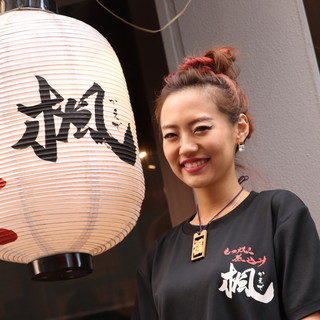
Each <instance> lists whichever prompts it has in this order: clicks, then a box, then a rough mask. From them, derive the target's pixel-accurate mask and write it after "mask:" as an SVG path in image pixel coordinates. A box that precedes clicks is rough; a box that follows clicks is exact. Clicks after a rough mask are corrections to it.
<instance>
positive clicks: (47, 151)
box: [0, 1, 144, 280]
mask: <svg viewBox="0 0 320 320" xmlns="http://www.w3.org/2000/svg"><path fill="white" fill-rule="evenodd" d="M20 2H21V1H20ZM42 2H43V1H42ZM2 6H3V3H2ZM0 30H1V32H0V133H1V134H0V155H1V156H0V203H1V211H0V259H1V260H6V261H11V262H18V263H28V264H29V265H30V266H31V268H32V272H33V273H34V275H33V278H34V279H36V280H38V279H49V280H52V279H53V280H56V279H68V278H73V277H78V276H81V275H84V274H86V273H88V272H91V270H90V268H91V256H94V255H98V254H100V253H102V252H104V251H106V250H108V249H110V248H112V247H113V246H115V245H116V244H117V243H119V242H120V241H121V240H122V239H123V238H124V237H125V236H126V235H127V234H128V233H129V232H130V231H131V229H132V228H133V227H134V225H135V223H136V221H137V218H138V216H139V212H140V209H141V204H142V201H143V197H144V179H143V173H142V168H141V163H140V159H139V157H138V154H139V153H138V144H137V137H136V127H135V122H134V116H133V112H132V109H131V106H130V99H129V95H128V91H127V86H126V83H125V79H124V76H123V72H122V69H121V66H120V63H119V61H118V58H117V56H116V54H115V52H114V50H113V49H112V47H111V46H110V44H109V42H108V41H107V40H106V39H105V38H104V37H103V36H102V35H101V34H100V33H98V32H97V31H96V30H94V29H93V28H92V27H90V26H89V25H87V24H85V23H83V22H81V21H78V20H76V19H72V18H69V17H65V16H62V15H58V14H55V13H52V12H48V11H44V10H31V9H18V10H12V11H8V12H6V13H4V14H2V15H1V16H0ZM86 264H87V265H86Z"/></svg>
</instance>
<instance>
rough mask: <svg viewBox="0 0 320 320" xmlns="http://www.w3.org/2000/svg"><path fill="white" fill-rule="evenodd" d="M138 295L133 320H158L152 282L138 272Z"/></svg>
mask: <svg viewBox="0 0 320 320" xmlns="http://www.w3.org/2000/svg"><path fill="white" fill-rule="evenodd" d="M137 285H138V293H137V298H136V303H135V307H134V311H133V314H132V317H131V320H158V319H159V318H158V314H157V311H156V308H155V305H154V300H153V295H152V289H151V284H150V281H148V280H147V279H146V277H145V276H144V275H143V274H141V272H139V271H138V275H137Z"/></svg>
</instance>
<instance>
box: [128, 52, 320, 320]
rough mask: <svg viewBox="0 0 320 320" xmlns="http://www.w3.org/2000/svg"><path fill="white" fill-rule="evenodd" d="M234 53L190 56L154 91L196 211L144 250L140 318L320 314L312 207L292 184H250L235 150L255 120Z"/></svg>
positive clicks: (319, 256)
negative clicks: (257, 187)
mask: <svg viewBox="0 0 320 320" xmlns="http://www.w3.org/2000/svg"><path fill="white" fill-rule="evenodd" d="M236 54H237V51H236V50H235V49H234V48H230V47H223V48H219V49H214V50H209V51H207V52H206V53H205V54H204V56H202V57H195V58H193V57H190V58H187V59H185V60H184V61H183V63H182V64H181V65H180V67H179V69H178V71H177V72H176V73H174V74H171V75H169V76H168V77H167V78H166V79H165V85H164V88H163V90H162V92H161V94H160V96H159V97H158V99H157V103H156V119H157V120H158V123H159V126H160V130H161V133H162V140H163V151H164V154H165V157H166V159H167V161H168V163H169V165H170V167H171V169H172V171H173V172H174V173H175V175H176V176H177V177H178V178H179V179H180V180H182V181H183V182H184V183H185V184H186V185H188V186H189V187H191V188H192V189H193V191H194V194H195V196H196V200H197V207H198V210H197V212H196V213H195V214H194V215H193V216H192V217H190V218H189V219H188V220H187V221H185V222H183V223H181V224H180V225H178V226H176V227H174V228H173V229H172V230H170V231H168V232H167V233H166V234H164V235H163V236H162V237H160V238H159V239H158V240H157V241H156V242H155V243H154V245H153V246H152V247H151V249H150V250H149V252H148V253H147V255H146V258H145V260H144V261H143V263H142V265H141V267H140V268H139V270H138V296H137V301H136V308H135V313H134V315H133V318H132V319H133V320H138V319H139V320H146V319H148V320H156V319H157V320H167V319H171V320H175V319H188V320H196V319H199V318H201V319H203V320H209V319H210V320H217V319H223V320H229V319H230V320H244V319H245V320H256V319H260V320H269V319H273V320H283V319H289V320H298V319H308V320H309V319H310V320H311V319H314V320H318V319H320V317H319V314H318V313H317V312H319V310H320V271H319V267H318V266H319V264H320V246H319V236H318V234H317V231H316V228H315V224H314V222H313V220H312V218H311V215H310V213H309V210H308V208H307V207H306V206H305V204H304V203H303V202H302V201H301V200H300V199H299V198H298V197H297V196H296V195H294V194H293V193H291V192H289V191H286V190H268V191H263V192H260V193H257V192H255V191H249V190H246V189H244V187H243V186H242V185H241V183H242V182H243V181H245V180H246V179H247V177H240V178H239V179H238V177H237V172H236V166H235V155H236V153H237V151H243V150H244V144H245V142H246V140H247V139H248V138H249V137H250V136H251V133H252V132H253V125H252V119H251V117H250V115H249V114H248V103H247V99H246V96H245V94H244V92H243V91H242V89H241V88H240V86H239V85H238V83H237V81H236V78H237V74H238V72H237V69H236V67H235V65H234V62H235V59H236ZM190 256H191V259H190ZM297 288H298V289H297Z"/></svg>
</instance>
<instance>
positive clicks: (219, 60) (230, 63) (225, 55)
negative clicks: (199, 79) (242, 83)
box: [204, 47, 239, 80]
mask: <svg viewBox="0 0 320 320" xmlns="http://www.w3.org/2000/svg"><path fill="white" fill-rule="evenodd" d="M237 55H238V51H237V50H236V49H235V48H233V47H221V48H218V49H211V50H208V51H206V52H205V54H204V56H205V57H208V58H211V59H212V60H214V61H215V70H214V72H215V73H216V74H219V73H222V74H225V75H227V76H228V77H229V78H231V79H233V80H235V79H236V78H237V77H238V75H239V69H238V67H237V66H236V65H235V63H234V62H235V60H236V57H237Z"/></svg>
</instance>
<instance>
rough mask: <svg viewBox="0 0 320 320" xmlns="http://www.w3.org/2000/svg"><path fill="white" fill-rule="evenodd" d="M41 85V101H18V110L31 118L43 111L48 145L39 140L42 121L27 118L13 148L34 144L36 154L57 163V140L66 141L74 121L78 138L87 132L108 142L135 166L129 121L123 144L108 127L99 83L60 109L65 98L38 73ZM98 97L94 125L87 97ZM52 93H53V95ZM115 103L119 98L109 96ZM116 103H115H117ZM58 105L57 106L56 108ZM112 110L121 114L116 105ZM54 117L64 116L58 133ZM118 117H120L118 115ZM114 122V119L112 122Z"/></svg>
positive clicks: (75, 134)
mask: <svg viewBox="0 0 320 320" xmlns="http://www.w3.org/2000/svg"><path fill="white" fill-rule="evenodd" d="M36 78H37V80H38V84H39V94H40V101H41V103H40V104H37V105H34V106H29V107H27V106H24V105H23V104H18V105H17V107H18V111H19V112H21V113H23V114H25V115H27V116H28V117H30V118H33V119H36V118H37V117H38V116H39V115H40V114H43V119H44V131H45V144H44V146H43V145H41V144H40V143H38V142H37V137H38V135H39V121H38V120H27V121H25V125H26V130H25V132H24V134H23V136H22V138H21V139H20V140H19V141H18V142H17V143H16V144H14V145H13V146H12V148H14V149H25V148H28V147H32V148H33V150H34V152H35V154H36V155H37V156H38V157H39V158H40V159H42V160H46V161H51V162H56V161H57V158H58V154H57V141H60V142H64V143H67V142H68V136H69V130H70V126H71V124H72V125H73V126H74V127H75V128H76V132H75V133H74V134H73V136H74V137H75V138H76V139H81V138H82V137H84V136H85V135H86V134H87V132H88V131H89V134H90V136H91V138H92V139H93V141H94V142H95V143H97V144H102V143H104V144H106V145H108V146H109V148H110V149H111V150H112V151H113V152H114V153H115V154H116V155H117V156H118V157H119V158H120V159H121V160H122V161H124V162H126V163H128V164H130V165H134V164H135V162H136V146H135V144H134V140H133V135H132V132H131V127H130V123H129V124H128V126H127V129H126V132H125V135H124V141H123V143H121V142H119V141H118V140H117V139H115V138H114V137H113V136H112V135H111V134H110V132H109V131H108V129H107V128H106V126H105V122H104V108H103V102H104V98H105V92H104V90H103V89H102V88H101V87H100V85H99V84H97V83H93V85H92V86H91V87H90V88H89V89H88V90H87V91H86V92H85V93H84V94H83V96H82V97H81V99H80V100H79V102H78V103H77V101H76V100H75V99H73V98H68V100H67V102H66V105H65V110H64V111H63V110H62V109H61V103H62V102H63V101H64V98H63V97H62V96H61V95H60V94H59V93H58V92H57V91H56V90H55V89H54V88H52V87H51V86H50V85H49V83H48V82H47V80H46V79H45V78H43V77H40V76H36ZM93 95H96V96H95V100H94V122H95V128H91V127H89V126H88V123H89V121H90V119H91V117H92V113H91V112H90V111H89V110H87V109H85V108H86V107H87V106H88V102H87V99H88V98H89V97H90V96H93ZM51 96H54V98H52V97H51ZM109 101H113V102H114V103H116V102H117V100H114V99H109ZM114 103H113V104H114ZM54 107H55V108H54ZM112 108H113V113H114V114H115V112H116V115H118V113H117V109H116V108H115V107H114V106H113V107H112ZM55 117H60V118H62V121H61V125H60V128H59V130H58V132H56V126H55ZM117 119H118V118H117ZM112 123H113V122H112ZM113 125H114V126H116V127H117V128H119V126H120V125H121V123H120V122H117V123H116V124H113Z"/></svg>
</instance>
